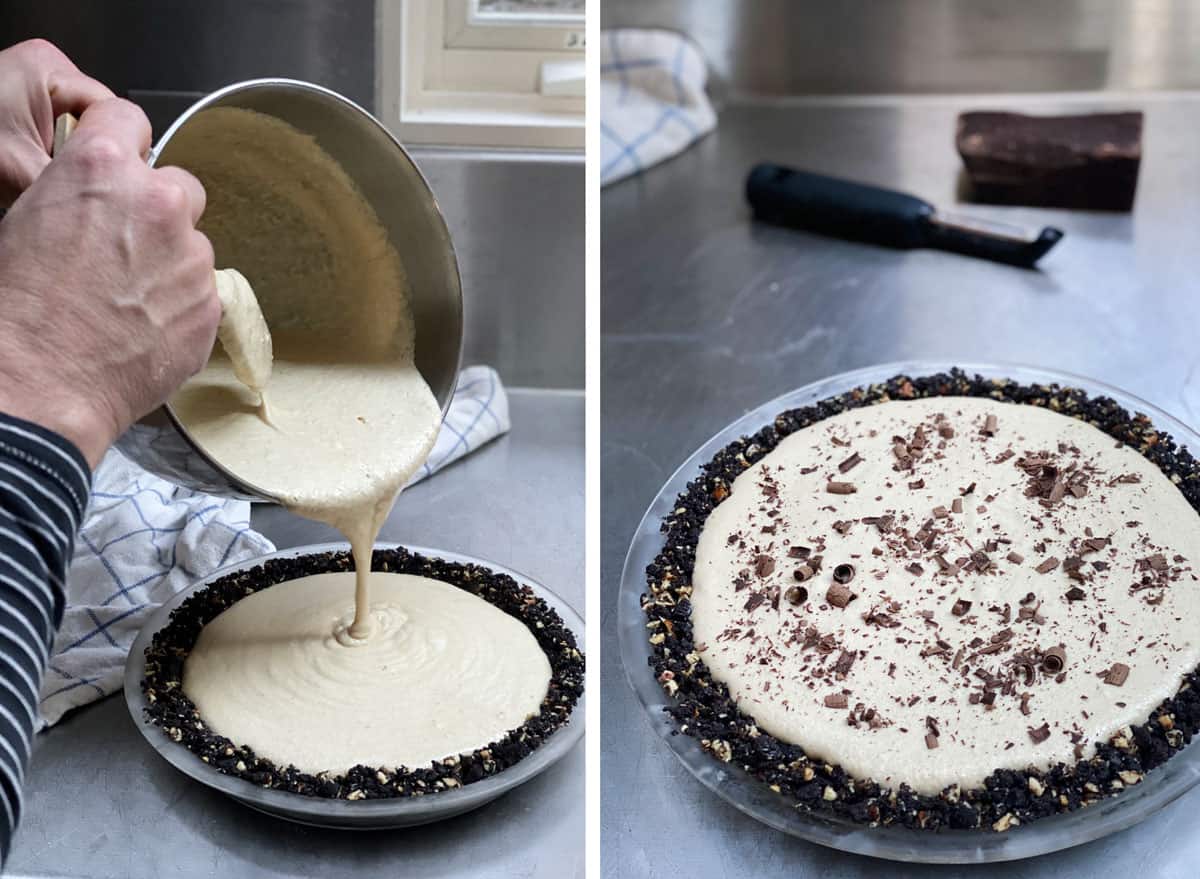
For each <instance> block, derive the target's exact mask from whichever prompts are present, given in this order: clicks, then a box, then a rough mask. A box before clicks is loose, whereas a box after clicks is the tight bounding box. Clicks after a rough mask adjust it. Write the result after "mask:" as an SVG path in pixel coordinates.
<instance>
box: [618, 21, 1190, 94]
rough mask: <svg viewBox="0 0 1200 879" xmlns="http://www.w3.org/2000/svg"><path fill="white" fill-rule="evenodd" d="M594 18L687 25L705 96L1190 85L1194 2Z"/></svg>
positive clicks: (622, 24)
mask: <svg viewBox="0 0 1200 879" xmlns="http://www.w3.org/2000/svg"><path fill="white" fill-rule="evenodd" d="M601 26H602V27H603V28H606V29H609V28H626V27H660V28H667V29H670V30H677V31H682V32H684V33H686V34H688V35H689V36H690V37H691V38H692V39H693V40H695V41H696V43H697V44H698V45H699V46H700V48H701V49H702V50H703V52H704V54H705V57H706V58H707V59H708V62H709V65H710V74H711V76H712V77H713V88H714V90H715V91H716V92H717V93H718V94H722V93H725V92H733V93H735V94H742V95H792V94H800V95H814V94H823V95H852V94H921V93H934V94H936V93H964V92H1031V91H1032V92H1038V91H1042V92H1044V91H1093V90H1100V89H1110V90H1122V89H1186V88H1195V87H1197V86H1200V4H1197V3H1195V2H1194V0H1052V2H1046V0H966V2H963V0H892V2H882V3H881V2H878V0H843V2H839V3H808V2H795V0H753V2H744V0H741V2H739V0H604V2H603V4H602V5H601Z"/></svg>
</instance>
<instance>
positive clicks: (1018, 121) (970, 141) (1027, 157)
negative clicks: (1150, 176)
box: [955, 113, 1142, 211]
mask: <svg viewBox="0 0 1200 879" xmlns="http://www.w3.org/2000/svg"><path fill="white" fill-rule="evenodd" d="M955 144H956V146H957V147H958V152H959V155H961V156H962V160H963V164H964V165H966V171H967V179H968V182H969V184H970V185H969V192H968V197H969V199H970V200H971V201H977V202H988V203H992V204H1012V205H1033V206H1038V207H1063V208H1083V209H1087V210H1110V211H1128V210H1130V209H1131V208H1132V207H1133V196H1134V192H1135V191H1136V190H1137V177H1138V167H1139V166H1140V164H1141V159H1142V114H1141V113H1095V114H1090V115H1084V116H1025V115H1022V114H1020V113H963V114H961V115H960V116H959V117H958V132H957V135H956V137H955Z"/></svg>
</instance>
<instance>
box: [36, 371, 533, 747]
mask: <svg viewBox="0 0 1200 879" xmlns="http://www.w3.org/2000/svg"><path fill="white" fill-rule="evenodd" d="M509 426H510V425H509V420H508V397H507V395H506V394H505V392H504V386H503V385H502V384H501V382H500V378H499V376H497V374H496V371H495V370H494V369H492V368H491V367H488V366H470V367H467V368H466V369H464V370H463V371H462V372H461V373H459V377H458V384H457V386H456V388H455V391H454V397H453V399H452V400H451V403H450V408H449V409H448V410H447V412H446V418H445V420H444V421H443V423H442V429H441V431H440V432H439V433H438V437H437V441H436V443H435V445H434V448H433V451H432V452H431V453H430V455H429V459H428V461H426V463H425V465H424V466H423V467H422V468H421V470H420V471H418V472H417V474H416V475H415V476H414V477H413V479H412V480H411V481H410V482H409V485H412V484H413V483H416V482H419V481H420V480H422V479H424V478H426V477H427V476H430V475H431V474H433V473H436V472H437V471H438V470H440V469H442V468H443V467H445V466H447V465H448V464H450V463H452V462H453V461H455V460H457V459H458V458H461V457H462V456H463V455H466V454H468V453H470V452H472V451H474V450H475V449H478V448H479V447H480V446H482V445H484V444H485V443H487V442H488V441H489V440H492V439H495V438H496V437H498V436H501V435H502V434H504V433H507V432H508V429H509ZM274 549H275V546H274V544H272V543H271V541H269V540H267V539H266V538H265V537H263V536H262V535H261V534H259V533H258V532H256V531H254V530H253V529H252V528H251V527H250V504H249V503H248V502H246V501H238V500H229V499H225V498H218V497H213V496H212V495H207V494H201V493H199V492H194V491H189V490H188V489H185V488H181V487H180V486H178V485H175V484H174V483H171V482H168V481H166V480H164V479H160V478H159V477H157V476H154V475H152V474H150V473H148V472H147V471H145V470H143V469H142V468H141V467H139V466H138V465H137V464H134V463H133V462H132V461H130V460H129V459H128V458H126V457H125V456H124V455H122V454H121V453H120V452H118V451H116V450H115V449H114V450H112V451H110V452H109V453H108V454H107V455H105V457H104V460H103V461H101V462H100V466H99V467H97V468H96V472H95V475H94V476H93V478H92V496H91V501H90V503H89V505H88V510H87V512H86V513H85V514H84V520H83V527H82V528H80V531H79V534H78V536H77V537H76V540H75V555H74V558H73V559H72V561H71V567H70V570H69V571H68V574H67V607H66V611H65V613H64V614H63V623H62V627H61V628H60V629H59V631H58V635H57V637H56V638H55V641H54V649H53V651H52V654H51V658H50V664H49V667H48V668H47V670H46V676H45V679H44V680H43V682H42V691H41V719H42V722H43V724H44V725H46V726H52V725H53V724H55V723H57V722H58V721H59V720H60V719H61V718H62V716H63V715H64V714H65V713H66V712H68V711H70V710H71V709H73V708H77V707H79V706H81V705H86V704H87V703H89V702H93V701H95V700H96V699H99V698H101V697H102V696H107V695H108V694H110V693H115V692H116V691H117V690H119V689H120V688H121V682H122V676H123V675H124V671H125V657H126V655H127V654H128V652H129V648H130V645H132V644H133V640H134V638H136V637H137V633H138V631H139V630H140V629H141V627H142V625H143V624H144V623H145V621H146V619H147V618H148V617H149V616H150V615H151V614H152V613H153V612H154V611H155V609H157V608H158V606H159V605H161V604H162V603H163V602H164V601H166V600H167V599H168V598H170V597H171V596H172V595H175V594H176V593H177V592H179V591H180V590H182V589H185V588H187V587H188V586H190V585H191V584H192V583H194V582H196V580H198V579H200V578H202V577H206V576H208V575H209V574H211V573H212V572H213V571H216V570H218V569H219V568H222V567H224V566H226V565H231V564H234V563H235V562H240V561H242V560H244V559H248V558H253V557H254V556H259V555H262V554H264V553H268V552H272V551H273V550H274Z"/></svg>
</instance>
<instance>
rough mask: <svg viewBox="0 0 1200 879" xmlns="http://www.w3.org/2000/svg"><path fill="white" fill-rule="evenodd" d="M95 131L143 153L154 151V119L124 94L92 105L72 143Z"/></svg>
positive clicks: (82, 119)
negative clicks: (151, 145) (152, 132)
mask: <svg viewBox="0 0 1200 879" xmlns="http://www.w3.org/2000/svg"><path fill="white" fill-rule="evenodd" d="M92 135H104V136H106V137H109V138H111V139H112V140H114V141H116V142H117V143H118V144H119V145H120V146H121V147H123V148H125V149H128V150H131V151H132V152H134V153H136V154H137V155H139V156H143V157H144V156H145V155H146V154H147V153H148V152H150V137H151V131H150V120H149V119H147V118H146V114H145V113H143V112H142V108H141V107H139V106H138V105H137V104H134V103H131V102H129V101H125V100H122V99H121V98H108V99H107V100H103V101H97V102H96V103H95V104H92V105H91V106H90V107H88V108H87V110H85V111H84V113H83V115H82V116H80V117H79V125H77V126H76V127H75V134H74V135H72V137H71V141H69V142H68V143H71V142H74V141H78V140H84V139H85V137H87V136H92Z"/></svg>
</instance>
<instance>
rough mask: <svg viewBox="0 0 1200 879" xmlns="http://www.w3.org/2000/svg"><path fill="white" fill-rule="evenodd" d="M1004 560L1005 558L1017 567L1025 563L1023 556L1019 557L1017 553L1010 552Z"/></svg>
mask: <svg viewBox="0 0 1200 879" xmlns="http://www.w3.org/2000/svg"><path fill="white" fill-rule="evenodd" d="M1005 558H1007V559H1008V560H1009V561H1010V562H1012V563H1013V564H1014V565H1019V564H1021V563H1022V562H1023V561H1025V556H1023V555H1021V554H1020V553H1019V552H1010V553H1009V554H1008V555H1007V556H1005Z"/></svg>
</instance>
